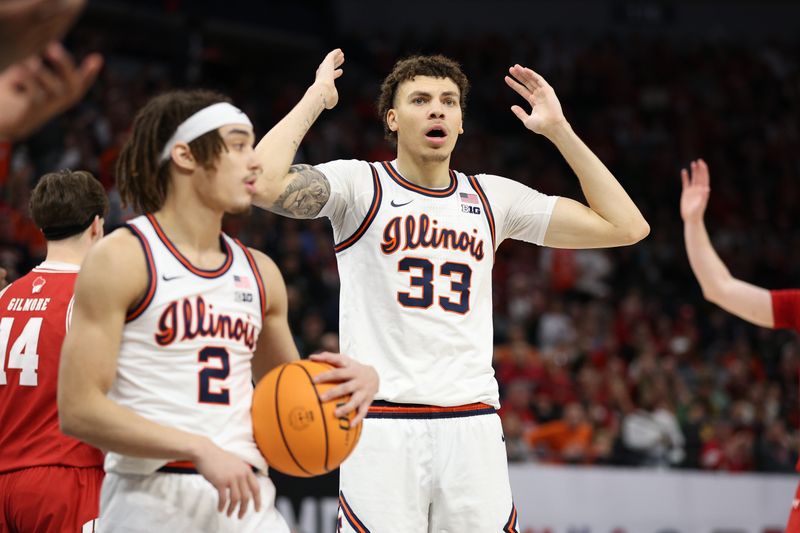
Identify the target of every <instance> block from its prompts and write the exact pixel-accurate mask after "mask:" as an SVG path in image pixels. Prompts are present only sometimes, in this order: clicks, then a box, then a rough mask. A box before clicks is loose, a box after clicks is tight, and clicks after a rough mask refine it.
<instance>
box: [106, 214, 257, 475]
mask: <svg viewBox="0 0 800 533" xmlns="http://www.w3.org/2000/svg"><path fill="white" fill-rule="evenodd" d="M127 229H129V230H130V231H132V232H133V233H134V234H135V235H136V237H137V238H138V239H139V242H140V244H141V246H142V249H143V251H144V254H145V258H146V260H147V265H148V266H147V269H148V279H149V286H148V290H147V292H146V293H145V295H144V297H143V298H142V300H141V301H140V302H138V303H137V304H136V305H135V306H134V308H133V309H131V310H130V311H129V312H128V316H127V320H126V323H125V327H124V329H123V332H122V344H121V346H120V351H119V358H118V360H117V374H116V377H115V379H114V383H113V385H112V387H111V390H110V391H109V398H111V399H112V400H114V401H115V402H117V403H119V404H120V405H122V406H125V407H127V408H129V409H131V410H132V411H134V412H136V413H137V414H139V415H140V416H142V417H144V418H146V419H148V420H151V421H153V422H157V423H159V424H162V425H164V426H169V427H173V428H177V429H181V430H184V431H187V432H191V433H195V434H199V435H204V436H206V437H208V438H209V439H211V440H212V441H213V442H214V443H215V444H216V445H217V446H219V447H220V448H222V449H223V450H226V451H228V452H231V453H233V454H234V455H236V456H238V457H239V458H241V459H242V460H244V461H246V462H248V463H249V464H251V465H252V466H254V467H256V468H258V469H259V470H263V471H266V462H265V460H264V458H263V457H262V455H261V453H260V452H259V451H258V448H257V447H256V443H255V440H254V438H253V426H252V421H251V415H250V408H251V405H252V398H253V384H252V378H253V376H252V366H251V364H252V359H253V351H254V350H255V347H256V341H257V340H258V335H259V333H260V331H261V326H262V319H263V315H264V310H265V309H266V307H265V306H266V302H265V301H264V289H263V287H264V286H263V281H262V278H261V275H260V273H259V272H258V268H257V266H256V264H255V262H254V260H253V258H252V256H251V254H250V252H249V250H247V249H246V248H245V247H244V246H243V245H242V244H241V243H240V242H238V241H236V240H234V239H231V238H230V237H228V236H227V235H225V234H220V245H221V247H222V250H223V251H224V253H225V260H224V261H223V263H222V265H221V266H220V267H219V268H217V269H215V270H202V269H199V268H197V267H195V266H194V265H192V264H191V263H190V262H189V260H188V259H186V257H184V256H183V255H182V254H181V252H180V251H179V250H178V249H177V247H176V246H175V245H174V244H173V243H172V242H171V241H170V240H169V237H168V236H167V235H166V234H165V233H164V231H163V230H162V228H161V227H160V226H159V224H158V221H157V220H156V218H155V217H154V216H152V215H146V216H140V217H138V218H135V219H133V220H131V221H129V222H128V226H127ZM119 231H125V230H124V229H123V230H119ZM120 283H124V280H120ZM175 459H181V458H179V457H176V458H175ZM167 462H168V461H167V460H164V459H143V458H139V457H130V456H125V455H121V454H118V453H112V452H109V453H108V454H107V455H106V463H105V469H106V471H107V472H117V473H121V474H150V473H152V472H154V471H156V470H157V469H158V468H160V467H161V466H163V465H164V464H165V463H167Z"/></svg>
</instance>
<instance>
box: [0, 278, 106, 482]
mask: <svg viewBox="0 0 800 533" xmlns="http://www.w3.org/2000/svg"><path fill="white" fill-rule="evenodd" d="M77 275H78V267H77V266H75V265H70V264H66V263H56V262H45V263H42V264H41V265H39V266H38V267H36V268H34V269H33V270H32V271H31V272H30V273H28V274H27V275H25V276H23V277H22V278H20V279H18V280H17V281H15V282H14V283H12V284H11V285H9V286H8V287H6V289H5V290H4V291H3V292H2V293H0V472H10V471H12V470H18V469H20V468H26V467H31V466H43V465H64V466H77V467H85V466H101V465H102V464H103V456H102V454H101V452H100V451H99V450H97V449H95V448H93V447H91V446H88V445H86V444H84V443H82V442H80V441H78V440H76V439H73V438H71V437H67V436H66V435H64V434H63V433H61V431H60V429H59V425H58V409H57V405H56V387H57V384H58V366H59V359H60V356H61V345H62V344H63V342H64V335H65V334H66V331H67V328H68V322H69V319H70V314H71V311H72V295H73V289H74V286H75V279H76V277H77Z"/></svg>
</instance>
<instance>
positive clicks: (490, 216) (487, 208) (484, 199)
mask: <svg viewBox="0 0 800 533" xmlns="http://www.w3.org/2000/svg"><path fill="white" fill-rule="evenodd" d="M467 181H469V184H470V185H471V186H472V188H473V189H474V190H475V192H476V193H477V194H478V198H479V199H480V201H481V204H483V211H484V213H485V214H486V221H487V222H488V223H489V231H490V232H491V234H492V250H495V251H496V250H497V237H496V236H495V233H496V229H495V228H496V226H495V222H494V213H492V206H491V205H489V197H488V196H486V192H484V190H483V187H481V184H480V183H478V178H476V177H475V176H469V179H468V180H467Z"/></svg>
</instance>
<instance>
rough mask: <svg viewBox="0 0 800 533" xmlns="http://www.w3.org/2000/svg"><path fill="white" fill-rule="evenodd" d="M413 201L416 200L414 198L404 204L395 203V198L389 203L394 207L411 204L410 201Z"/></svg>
mask: <svg viewBox="0 0 800 533" xmlns="http://www.w3.org/2000/svg"><path fill="white" fill-rule="evenodd" d="M413 201H414V200H409V201H407V202H406V203H404V204H396V203H394V200H392V201H391V202H389V203H390V204H391V205H392V207H403V206H404V205H408V204H410V203H411V202H413Z"/></svg>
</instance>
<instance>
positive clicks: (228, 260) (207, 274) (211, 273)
mask: <svg viewBox="0 0 800 533" xmlns="http://www.w3.org/2000/svg"><path fill="white" fill-rule="evenodd" d="M146 216H147V220H149V221H150V224H152V226H153V229H154V230H156V235H158V238H159V239H161V242H162V243H164V246H166V247H167V250H169V251H170V253H171V254H172V255H173V256H175V259H177V260H178V261H180V263H181V264H182V265H183V266H184V267H186V269H187V270H188V271H189V272H191V273H192V274H194V275H195V276H200V277H201V278H207V279H210V278H218V277H220V276H221V275H223V274H224V273H225V272H227V271H228V269H229V268H230V267H231V265H232V264H233V253H232V252H231V247H230V245H229V244H228V241H226V240H225V239H224V238H223V237H222V233H220V237H219V240H220V242H221V243H222V247H223V249H224V251H225V262H224V263H222V266H220V267H219V268H217V269H215V270H203V269H202V268H197V267H196V266H194V265H193V264H192V263H190V262H189V260H188V259H186V257H184V255H183V254H182V253H181V252H180V251H179V250H178V248H177V247H176V246H175V245H174V244H172V241H170V240H169V237H167V234H166V233H164V230H163V229H161V226H160V225H159V223H158V220H156V217H154V216H153V215H151V214H148V215H146Z"/></svg>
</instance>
